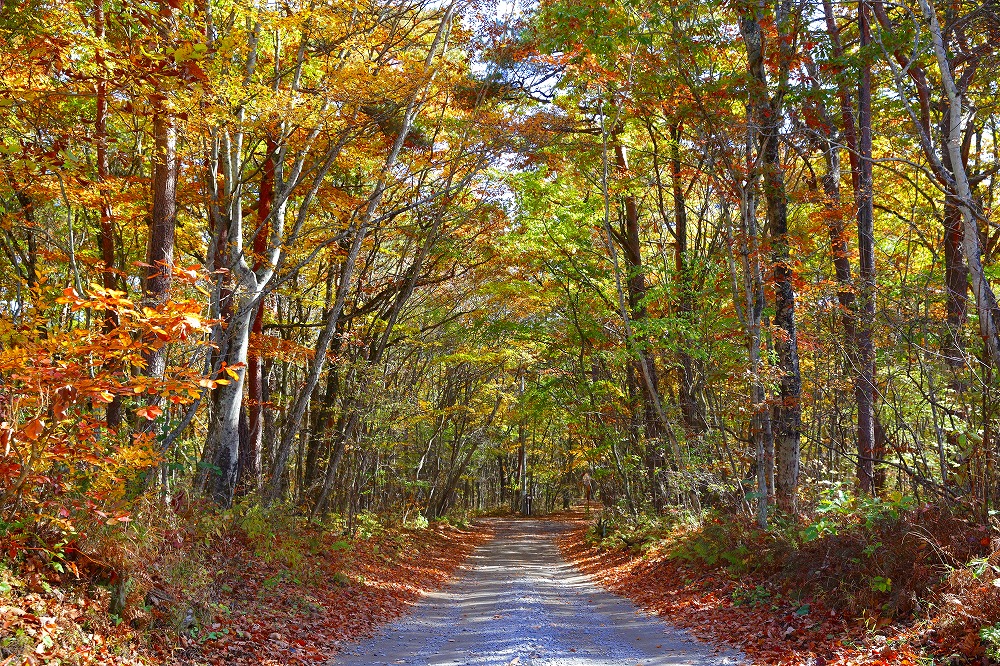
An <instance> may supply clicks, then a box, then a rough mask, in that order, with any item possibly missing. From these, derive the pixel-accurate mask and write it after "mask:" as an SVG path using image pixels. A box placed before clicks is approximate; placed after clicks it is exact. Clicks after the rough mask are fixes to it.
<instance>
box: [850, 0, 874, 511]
mask: <svg viewBox="0 0 1000 666" xmlns="http://www.w3.org/2000/svg"><path fill="white" fill-rule="evenodd" d="M869 21H870V16H869V9H868V4H867V2H866V0H859V2H858V23H859V28H860V33H861V41H860V47H861V50H862V53H861V58H862V65H861V81H860V84H859V86H858V129H859V137H858V162H859V164H858V187H857V191H856V192H855V199H856V204H857V207H858V213H857V222H858V275H859V285H858V286H859V288H858V301H859V302H858V327H857V342H858V354H857V357H858V374H857V377H856V378H855V384H854V393H855V398H856V400H857V405H858V482H859V485H860V489H861V492H863V493H867V494H872V493H874V492H875V491H876V487H875V460H874V452H875V341H874V336H873V334H872V329H873V327H874V325H875V289H876V285H875V230H874V207H873V205H874V201H873V191H872V187H873V182H872V81H871V78H872V75H871V64H870V63H869V62H868V61H867V57H868V56H867V54H866V53H865V51H866V49H867V47H868V46H869V44H870V43H871V25H870V23H869Z"/></svg>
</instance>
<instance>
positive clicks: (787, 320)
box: [740, 2, 802, 512]
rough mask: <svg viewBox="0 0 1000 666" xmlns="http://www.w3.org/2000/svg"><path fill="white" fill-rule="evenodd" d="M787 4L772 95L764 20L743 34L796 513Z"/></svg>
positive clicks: (787, 472)
mask: <svg viewBox="0 0 1000 666" xmlns="http://www.w3.org/2000/svg"><path fill="white" fill-rule="evenodd" d="M789 11H790V10H789V7H788V6H787V3H785V2H782V3H780V4H779V10H778V12H777V14H776V17H775V18H776V23H777V24H778V26H779V51H780V58H779V61H780V64H779V67H780V70H781V71H780V73H779V79H780V80H779V84H778V90H777V92H776V93H775V94H774V95H773V97H771V96H769V95H768V83H767V76H766V74H765V71H764V46H765V44H764V35H763V31H762V30H761V26H760V20H761V18H762V17H760V16H744V17H742V18H741V20H740V30H741V32H742V34H743V40H744V43H745V45H746V49H747V59H748V66H749V70H750V75H751V77H752V79H753V81H752V83H751V88H750V90H751V92H750V100H751V104H750V106H751V110H752V122H753V124H754V125H755V128H756V134H757V137H758V144H759V151H760V163H761V166H760V170H761V185H762V190H763V194H764V201H765V205H766V208H767V220H768V226H769V234H768V235H769V238H770V241H771V263H772V272H771V285H772V289H773V291H774V308H775V314H774V323H775V326H777V327H778V328H779V329H780V334H779V335H776V336H775V340H774V349H775V354H776V356H777V358H778V364H779V366H780V368H781V371H782V375H781V381H780V390H779V395H778V400H777V401H776V404H775V406H774V418H773V423H774V437H775V455H776V460H775V471H776V476H775V496H776V501H777V505H778V507H779V508H780V509H781V510H783V511H785V512H793V511H794V510H795V505H796V491H797V488H798V478H799V450H800V440H801V433H800V430H801V403H800V400H801V395H800V394H801V390H802V379H801V375H800V372H799V356H798V340H797V338H796V330H795V290H794V288H793V286H792V278H793V272H792V269H791V266H790V265H789V262H790V251H789V246H788V200H787V196H786V192H785V181H784V172H783V169H782V166H781V160H780V154H779V148H780V136H779V133H780V123H781V117H782V99H783V95H784V89H785V87H786V86H787V76H788V66H789V61H790V57H791V54H790V49H791V41H792V36H790V35H787V34H785V33H784V31H785V30H786V28H787V22H788V21H789V20H790V17H789V14H788V13H789Z"/></svg>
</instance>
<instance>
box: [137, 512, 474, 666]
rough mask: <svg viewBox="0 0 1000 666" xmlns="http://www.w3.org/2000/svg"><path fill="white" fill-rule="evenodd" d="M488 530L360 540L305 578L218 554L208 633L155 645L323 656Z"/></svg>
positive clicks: (402, 606)
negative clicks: (216, 588) (219, 591)
mask: <svg viewBox="0 0 1000 666" xmlns="http://www.w3.org/2000/svg"><path fill="white" fill-rule="evenodd" d="M490 536H491V532H490V530H489V529H488V528H484V527H477V528H475V529H471V530H466V531H463V530H459V529H456V528H452V527H447V526H436V527H432V528H429V529H425V530H413V531H404V532H394V533H393V534H391V535H386V536H383V537H379V538H372V539H367V540H362V541H355V542H353V543H352V544H351V547H350V548H349V549H346V548H345V549H327V550H326V551H325V552H323V553H321V554H320V555H318V556H313V557H311V560H310V562H309V563H308V571H309V575H308V577H307V578H305V579H303V577H289V576H288V575H287V574H284V573H282V572H283V571H287V569H285V568H284V567H282V566H280V565H273V564H272V565H265V564H263V563H261V562H259V561H258V562H250V561H247V560H246V558H244V557H241V556H240V553H239V552H235V553H220V554H219V555H218V556H217V558H216V564H219V565H221V568H220V569H219V573H218V577H217V579H216V581H215V583H216V585H217V587H218V589H220V590H222V591H223V592H222V593H221V594H219V596H218V600H217V604H216V605H215V606H214V607H213V610H214V614H213V617H212V621H211V622H207V623H205V625H204V627H203V629H202V632H201V637H197V636H195V637H187V636H180V637H177V636H176V634H169V633H163V634H160V635H159V636H158V637H157V640H155V641H154V643H153V646H152V651H153V653H154V654H155V655H156V656H157V657H158V660H160V661H163V662H164V663H168V664H234V665H239V664H254V665H255V666H256V665H270V664H313V663H319V662H325V661H327V660H329V658H330V657H331V656H332V655H333V654H334V653H336V652H338V651H339V650H340V646H341V644H342V643H344V642H345V641H351V640H356V639H359V638H363V637H366V636H369V635H371V634H373V633H374V631H375V629H376V628H377V627H378V626H379V625H382V624H384V623H386V622H390V621H392V620H394V619H396V618H398V617H399V616H400V615H402V614H403V613H405V612H406V610H407V608H409V607H410V606H411V605H412V604H414V603H416V602H417V601H418V600H419V599H420V597H421V596H423V595H424V594H425V593H426V592H428V591H430V590H434V589H437V588H439V587H441V586H442V585H444V584H445V583H446V582H447V581H448V579H449V578H450V577H451V575H452V574H453V572H454V571H455V569H456V568H457V567H458V566H459V565H460V564H461V563H462V562H463V561H464V560H465V558H466V557H467V556H468V555H469V554H470V553H471V552H472V551H473V550H474V549H475V548H476V546H478V545H479V544H481V543H483V542H484V541H486V540H488V539H489V537H490ZM234 547H235V546H234ZM301 569H302V567H299V570H301Z"/></svg>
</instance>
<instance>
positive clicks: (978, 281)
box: [920, 0, 1000, 368]
mask: <svg viewBox="0 0 1000 666" xmlns="http://www.w3.org/2000/svg"><path fill="white" fill-rule="evenodd" d="M920 8H921V10H922V11H923V13H924V18H925V19H926V20H927V23H928V26H929V28H930V33H931V43H932V44H933V46H934V55H935V57H936V59H937V64H938V69H939V71H940V73H941V85H942V87H943V88H944V92H945V96H946V97H947V100H948V104H947V108H946V110H945V112H946V113H947V115H948V134H947V136H946V137H945V142H946V143H945V146H946V151H945V152H946V154H947V156H948V161H949V162H950V164H949V165H948V167H950V169H949V170H950V176H951V180H952V182H953V183H954V187H955V195H956V199H957V203H958V205H959V208H960V209H961V211H962V227H963V232H964V235H963V238H962V244H963V247H964V249H965V259H966V261H967V262H968V269H969V276H970V277H971V278H972V293H973V295H974V296H975V297H976V314H977V315H978V316H979V334H980V337H982V339H983V345H984V347H985V349H986V356H987V362H988V363H990V364H991V365H992V366H993V367H995V368H1000V325H998V320H1000V308H998V307H997V299H996V295H995V294H994V292H993V288H992V286H991V285H990V283H989V280H988V278H987V276H986V273H985V271H984V270H983V263H982V247H981V246H980V241H979V221H978V215H979V211H978V210H977V207H976V202H975V200H974V199H973V196H972V186H971V185H970V183H969V176H968V173H967V171H966V169H965V161H964V159H963V155H962V135H963V130H964V128H965V120H966V119H965V117H964V112H963V92H962V91H961V90H960V89H959V87H958V85H957V84H956V82H955V79H954V76H953V74H952V62H951V61H950V60H949V58H948V49H947V48H946V46H945V43H944V35H943V33H942V30H941V26H940V24H939V23H938V19H937V11H936V9H935V8H934V6H933V4H932V3H931V2H930V0H920Z"/></svg>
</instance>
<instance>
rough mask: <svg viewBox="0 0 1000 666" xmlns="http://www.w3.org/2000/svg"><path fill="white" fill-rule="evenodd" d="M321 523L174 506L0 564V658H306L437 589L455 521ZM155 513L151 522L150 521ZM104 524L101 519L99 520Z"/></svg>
mask: <svg viewBox="0 0 1000 666" xmlns="http://www.w3.org/2000/svg"><path fill="white" fill-rule="evenodd" d="M351 522H352V524H351V525H350V526H348V525H347V524H346V522H345V521H344V520H343V519H341V518H339V517H333V518H331V519H327V520H325V521H323V522H318V521H310V520H308V519H306V518H304V517H295V516H292V515H289V513H287V512H283V511H279V510H272V511H264V510H261V509H259V508H256V507H242V506H236V507H234V509H232V510H229V511H213V510H211V509H210V507H205V506H201V505H197V506H187V505H184V504H182V505H181V506H180V507H179V511H177V512H176V513H171V514H170V516H169V518H163V519H159V520H158V519H155V518H153V517H152V516H143V515H136V514H133V520H130V521H128V522H127V523H121V524H118V525H116V526H115V527H114V528H112V529H104V528H102V526H101V525H100V523H97V524H95V525H94V526H93V529H92V530H87V532H89V533H86V534H81V536H80V538H79V539H78V540H76V541H74V542H72V543H68V544H65V547H64V548H62V549H60V550H59V551H53V550H51V549H45V548H36V549H27V550H25V551H24V552H26V553H27V554H26V555H25V556H23V557H20V558H18V559H17V560H14V559H9V560H6V561H5V562H4V564H3V566H2V568H0V664H4V665H7V664H43V663H44V664H151V663H156V664H277V663H297V664H308V663H318V662H322V661H326V660H328V659H329V658H330V655H332V654H334V653H336V652H337V651H338V650H339V646H340V644H341V643H342V642H343V641H346V640H353V639H357V638H360V637H363V636H367V635H369V634H370V633H371V632H372V631H373V630H374V628H375V627H377V626H379V625H381V624H384V623H385V622H388V621H391V620H392V619H394V618H396V617H397V616H399V615H400V614H401V613H403V612H404V611H405V609H406V608H407V606H408V605H410V604H412V603H414V602H415V601H416V600H417V599H418V598H419V597H420V596H421V595H422V594H423V593H425V592H426V591H428V590H431V589H435V588H437V587H440V586H441V585H442V584H443V583H444V582H445V581H446V580H447V579H448V578H449V576H450V575H451V573H452V572H453V571H454V569H455V568H456V567H457V566H458V565H459V564H460V563H461V562H462V561H463V560H464V559H465V557H466V556H467V555H468V554H469V553H470V552H471V551H472V550H473V549H474V548H475V546H476V545H478V544H479V543H482V542H483V541H484V540H486V539H487V538H489V535H490V529H489V528H488V527H485V526H477V527H474V528H470V527H469V526H468V525H467V524H465V522H464V521H457V524H454V525H453V524H451V523H449V522H448V521H447V520H440V521H433V522H430V523H428V521H427V520H426V519H423V518H422V517H421V516H418V517H417V519H416V520H410V521H408V522H407V523H405V524H402V523H400V522H399V521H398V520H397V521H395V522H394V523H393V522H391V521H387V520H385V519H380V518H378V517H376V516H375V515H373V514H360V515H359V516H356V517H355V520H353V521H351ZM158 523H160V524H158ZM104 527H105V528H106V527H107V526H104Z"/></svg>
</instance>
